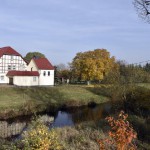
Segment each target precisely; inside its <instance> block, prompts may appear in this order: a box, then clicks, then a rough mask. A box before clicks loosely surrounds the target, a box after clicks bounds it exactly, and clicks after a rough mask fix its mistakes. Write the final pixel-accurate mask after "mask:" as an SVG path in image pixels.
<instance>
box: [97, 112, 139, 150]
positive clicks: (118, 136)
mask: <svg viewBox="0 0 150 150" xmlns="http://www.w3.org/2000/svg"><path fill="white" fill-rule="evenodd" d="M127 117H128V115H127V114H124V112H123V111H121V112H120V114H119V115H118V119H116V120H115V119H114V118H113V117H107V118H106V120H107V121H108V123H109V125H110V127H111V131H109V133H108V135H109V136H108V138H106V139H102V140H99V141H98V142H99V145H100V149H108V148H111V149H112V148H115V149H117V150H127V149H129V150H135V149H136V146H135V144H134V143H133V140H134V139H135V138H136V136H137V134H136V132H135V131H134V130H133V128H132V127H131V125H130V124H129V122H128V121H127V120H126V119H127Z"/></svg>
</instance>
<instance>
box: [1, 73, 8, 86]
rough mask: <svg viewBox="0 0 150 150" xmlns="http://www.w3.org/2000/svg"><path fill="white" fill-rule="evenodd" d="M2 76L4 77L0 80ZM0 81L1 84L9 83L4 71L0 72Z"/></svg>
mask: <svg viewBox="0 0 150 150" xmlns="http://www.w3.org/2000/svg"><path fill="white" fill-rule="evenodd" d="M2 76H3V77H4V79H3V80H2ZM0 83H1V84H7V83H9V78H8V77H7V76H6V73H0Z"/></svg>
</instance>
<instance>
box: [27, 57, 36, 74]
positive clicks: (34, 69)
mask: <svg viewBox="0 0 150 150" xmlns="http://www.w3.org/2000/svg"><path fill="white" fill-rule="evenodd" d="M31 68H32V71H38V69H37V66H36V64H35V63H34V61H33V59H32V60H31V61H30V63H29V64H28V66H27V71H31Z"/></svg>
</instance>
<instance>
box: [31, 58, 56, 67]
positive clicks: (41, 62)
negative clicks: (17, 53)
mask: <svg viewBox="0 0 150 150" xmlns="http://www.w3.org/2000/svg"><path fill="white" fill-rule="evenodd" d="M33 60H34V62H35V64H36V66H37V67H38V69H40V70H54V67H53V66H52V64H51V63H50V62H49V61H48V59H47V58H33Z"/></svg>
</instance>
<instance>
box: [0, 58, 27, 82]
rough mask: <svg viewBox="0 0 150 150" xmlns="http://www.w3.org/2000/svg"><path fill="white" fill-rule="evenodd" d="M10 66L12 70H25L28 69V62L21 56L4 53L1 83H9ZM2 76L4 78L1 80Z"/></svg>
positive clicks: (0, 68)
mask: <svg viewBox="0 0 150 150" xmlns="http://www.w3.org/2000/svg"><path fill="white" fill-rule="evenodd" d="M8 66H10V68H11V69H10V70H20V71H24V70H26V69H27V64H26V62H25V61H24V60H23V59H22V57H21V56H12V55H3V56H2V57H1V58H0V83H9V78H8V77H7V76H6V74H7V72H8V71H9V70H8ZM1 76H4V80H1Z"/></svg>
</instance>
